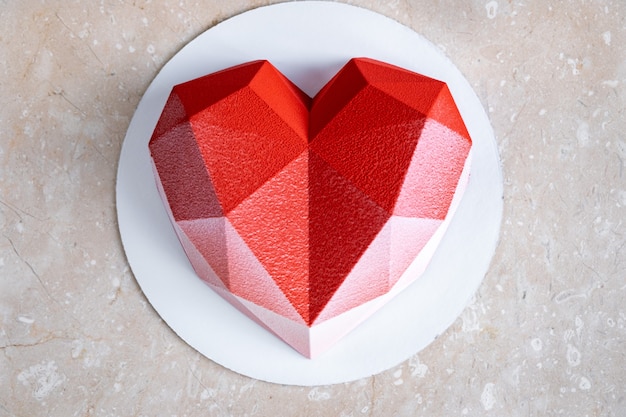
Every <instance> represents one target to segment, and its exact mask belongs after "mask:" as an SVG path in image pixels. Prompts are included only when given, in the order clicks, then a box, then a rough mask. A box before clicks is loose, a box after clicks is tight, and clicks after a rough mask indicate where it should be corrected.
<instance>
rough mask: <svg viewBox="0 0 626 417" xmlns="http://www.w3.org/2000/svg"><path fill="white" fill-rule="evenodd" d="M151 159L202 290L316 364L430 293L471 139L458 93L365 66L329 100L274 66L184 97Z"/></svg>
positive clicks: (346, 73) (349, 73)
mask: <svg viewBox="0 0 626 417" xmlns="http://www.w3.org/2000/svg"><path fill="white" fill-rule="evenodd" d="M149 147H150V152H151V155H152V160H153V164H154V172H155V177H156V180H157V186H158V188H159V192H160V195H161V197H162V199H163V201H164V203H165V205H166V207H167V209H168V213H169V215H170V218H171V220H172V224H173V225H174V228H175V230H176V233H177V235H178V237H179V239H180V241H181V243H182V246H183V248H184V250H185V253H186V254H187V256H188V258H189V260H190V262H191V264H192V266H193V268H194V269H195V271H196V273H197V274H198V275H199V277H200V278H201V279H203V280H204V281H205V282H206V283H207V284H208V285H210V286H211V288H213V289H214V290H215V291H216V292H218V293H219V294H220V295H221V296H222V297H224V298H225V299H226V300H228V301H229V302H230V303H231V304H233V305H234V306H235V307H237V308H238V309H240V310H241V311H242V312H244V313H245V314H247V315H248V316H250V317H251V318H252V319H254V320H255V321H257V322H258V323H260V324H261V325H263V326H265V327H266V328H268V329H269V330H271V331H272V332H274V333H275V334H276V335H278V336H279V337H280V338H282V339H283V340H284V341H286V342H287V343H288V344H290V345H291V346H292V347H294V348H295V349H296V350H297V351H299V352H300V353H302V354H303V355H305V356H307V357H313V356H315V355H317V354H319V353H321V352H323V351H324V350H326V349H327V348H328V347H329V346H331V345H332V344H333V343H334V342H335V341H337V340H338V339H339V338H340V337H342V336H343V335H344V334H346V333H347V332H348V331H350V330H351V329H352V328H354V327H355V326H356V325H357V324H358V323H360V322H361V321H363V320H364V319H365V318H367V317H368V316H369V315H371V314H372V313H373V311H374V310H376V309H377V308H379V307H380V306H381V305H382V304H383V303H385V302H386V301H387V300H388V299H389V298H390V297H391V296H392V295H395V293H397V292H398V291H399V290H400V289H401V288H404V287H406V285H408V284H409V283H410V282H412V281H414V280H415V279H416V278H417V275H415V274H412V275H411V276H406V275H408V274H404V272H405V270H406V269H407V267H408V266H409V265H410V264H411V263H412V262H414V261H415V260H416V258H417V257H418V255H419V254H420V252H421V251H422V249H423V248H424V246H425V245H426V244H427V243H428V242H429V241H431V244H430V245H431V246H432V245H436V244H437V243H438V242H437V241H434V242H433V240H438V239H440V235H441V232H439V233H437V234H436V233H435V232H437V230H438V229H441V227H442V224H443V222H444V220H445V219H446V216H450V215H451V214H452V211H453V209H454V207H455V204H456V202H457V201H458V199H459V198H460V196H461V195H462V193H463V191H464V188H465V185H466V180H467V175H468V174H467V173H468V172H469V168H468V167H469V158H468V155H469V151H470V148H471V139H470V137H469V134H468V132H467V130H466V128H465V124H464V123H463V120H462V118H461V115H460V114H459V111H458V109H457V107H456V105H455V103H454V100H453V98H452V96H451V94H450V91H449V90H448V88H447V86H446V84H445V83H443V82H441V81H437V80H434V79H431V78H428V77H425V76H423V75H419V74H416V73H413V72H410V71H408V70H405V69H402V68H398V67H395V66H392V65H389V64H386V63H382V62H378V61H374V60H372V59H365V58H358V59H352V60H350V61H349V62H348V63H347V64H346V65H345V66H344V67H343V68H342V69H341V70H340V71H339V73H337V74H336V75H335V76H334V77H333V78H332V79H331V80H330V81H329V82H328V84H326V85H325V86H324V87H323V88H322V90H321V91H320V92H319V93H318V94H317V95H316V96H315V97H314V98H313V99H311V98H310V97H308V96H307V95H306V94H304V93H303V92H302V91H301V90H300V89H299V88H298V87H297V86H296V85H294V84H293V83H292V82H291V81H289V80H288V79H287V78H286V77H285V76H284V75H282V74H281V73H280V72H279V71H278V70H277V69H276V68H275V67H274V66H272V65H271V64H270V63H269V62H267V61H255V62H250V63H246V64H242V65H238V66H236V67H232V68H229V69H225V70H222V71H219V72H216V73H213V74H210V75H207V76H204V77H201V78H198V79H195V80H192V81H189V82H186V83H183V84H179V85H176V86H175V87H174V88H173V90H172V92H171V94H170V96H169V99H168V101H167V103H166V105H165V107H164V109H163V113H162V115H161V117H160V119H159V121H158V123H157V125H156V128H155V129H154V133H153V135H152V138H151V140H150V144H149ZM453 200H454V201H453ZM434 235H435V236H436V237H433V236H434ZM424 256H426V257H430V255H424ZM426 261H427V259H426Z"/></svg>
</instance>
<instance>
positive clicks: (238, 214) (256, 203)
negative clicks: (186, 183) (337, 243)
mask: <svg viewBox="0 0 626 417" xmlns="http://www.w3.org/2000/svg"><path fill="white" fill-rule="evenodd" d="M308 190H309V183H308V152H303V153H302V154H301V155H300V156H299V157H298V158H296V159H295V160H294V161H293V162H291V163H290V164H289V165H287V166H286V167H285V168H284V169H283V170H282V171H280V172H279V173H278V174H277V175H275V176H274V177H273V178H271V179H270V180H269V181H267V182H266V183H265V184H263V186H262V187H260V188H259V189H258V190H256V191H255V192H254V193H253V194H252V195H250V196H249V197H248V198H246V199H245V200H244V201H242V202H241V204H239V205H238V206H237V207H236V208H235V209H234V210H232V211H231V212H230V213H229V214H228V219H229V221H230V222H231V224H232V225H233V227H234V228H235V230H237V232H238V233H239V235H240V236H241V237H242V239H243V241H244V242H245V243H246V245H247V246H248V247H249V248H250V249H251V251H252V253H254V255H255V256H256V257H257V258H258V260H259V262H260V263H261V264H262V265H263V267H264V268H265V270H267V272H268V273H269V274H270V276H271V277H272V279H273V280H274V281H275V282H276V284H277V285H278V287H279V288H280V289H281V290H282V292H283V293H284V294H285V295H286V296H287V298H288V299H289V300H290V302H291V304H293V306H294V307H295V308H296V310H297V311H298V312H299V313H300V315H301V316H302V318H303V319H304V320H305V321H308V320H309V313H308V305H309V295H308V289H309V231H308V223H309V193H308Z"/></svg>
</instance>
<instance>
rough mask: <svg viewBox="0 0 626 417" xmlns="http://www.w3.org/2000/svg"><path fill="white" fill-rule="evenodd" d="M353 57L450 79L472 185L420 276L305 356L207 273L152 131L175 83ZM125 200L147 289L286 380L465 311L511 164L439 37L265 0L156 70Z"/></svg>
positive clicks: (195, 330)
mask: <svg viewBox="0 0 626 417" xmlns="http://www.w3.org/2000/svg"><path fill="white" fill-rule="evenodd" d="M352 57H370V58H374V59H378V60H381V61H386V62H388V63H391V64H395V65H397V66H400V67H403V68H406V69H409V70H412V71H415V72H418V73H421V74H424V75H427V76H430V77H432V78H436V79H439V80H443V81H445V82H447V83H448V86H449V88H450V90H451V92H452V94H453V96H454V97H455V100H456V102H457V105H458V107H459V110H460V112H461V114H462V115H463V118H464V120H465V122H466V125H467V128H468V131H469V133H470V134H471V136H472V138H473V148H472V169H471V173H470V181H469V185H468V188H467V191H466V192H465V195H464V197H463V199H462V201H461V204H460V205H459V207H458V210H457V212H456V215H455V216H454V218H453V220H452V222H451V224H450V226H449V228H448V231H447V232H446V235H445V236H444V239H443V240H442V242H441V244H440V246H439V248H438V249H437V252H436V253H435V255H434V257H433V259H432V261H431V263H430V265H429V267H428V269H427V270H426V272H425V273H424V274H423V276H421V277H420V278H419V279H418V280H416V282H415V283H414V284H412V285H411V286H410V287H408V288H407V289H406V290H405V291H404V292H402V293H401V294H399V295H398V296H397V297H396V298H394V299H393V300H392V301H391V302H390V303H389V304H387V305H386V306H384V307H383V308H382V309H381V310H379V311H378V312H377V313H376V314H374V315H373V316H372V317H370V318H369V319H368V320H367V321H366V322H365V323H363V324H362V325H360V326H359V327H358V328H356V329H355V330H354V331H352V332H351V333H350V334H348V335H347V336H346V337H345V338H343V339H342V340H341V341H340V342H339V343H338V344H337V345H336V346H335V347H333V348H331V349H330V350H329V351H328V352H326V353H324V354H322V355H321V356H320V357H318V358H316V359H313V360H311V359H306V358H304V357H303V356H301V355H300V354H298V353H297V352H295V351H294V350H293V349H291V348H290V347H289V346H287V345H286V344H285V343H283V342H282V341H281V340H279V339H278V338H276V337H275V336H274V335H272V334H270V333H269V332H267V331H266V330H264V329H262V328H261V327H260V326H258V325H257V324H255V323H254V322H253V321H251V320H249V319H248V318H247V317H245V316H244V315H243V314H241V313H239V312H238V311H237V310H235V309H234V308H232V307H231V306H230V304H228V303H227V302H226V301H224V300H223V299H222V298H220V297H219V296H218V295H216V294H215V293H214V292H213V291H212V290H211V289H210V288H209V287H208V286H206V285H205V284H204V283H203V282H202V281H200V279H198V278H197V277H196V275H195V273H194V272H193V270H192V268H191V266H190V264H189V262H188V261H187V258H186V256H185V254H184V252H183V250H182V248H181V246H180V244H179V242H178V240H177V238H176V235H175V234H174V230H173V228H172V226H171V224H170V222H169V220H168V217H167V215H166V211H165V209H164V207H163V204H162V202H161V200H160V198H159V195H158V192H157V189H156V185H155V181H154V177H153V173H152V169H151V164H150V156H149V152H148V141H149V139H150V137H151V134H152V130H153V129H154V126H155V125H156V122H157V120H158V118H159V116H160V113H161V110H162V109H163V106H164V104H165V101H166V99H167V97H168V95H169V93H170V90H171V88H172V86H174V85H176V84H179V83H181V82H184V81H188V80H191V79H193V78H197V77H199V76H202V75H205V74H208V73H211V72H214V71H217V70H220V69H224V68H227V67H230V66H233V65H236V64H240V63H243V62H247V61H252V60H256V59H268V60H269V61H271V62H272V63H273V64H274V65H275V66H276V67H277V68H278V69H279V70H280V71H282V73H283V74H285V75H286V76H287V77H288V78H290V79H291V80H292V81H293V82H295V83H296V84H297V85H298V86H300V87H301V88H302V89H303V90H304V91H305V92H306V93H307V94H309V95H311V96H313V95H315V93H316V92H317V91H318V90H319V89H320V88H321V87H322V86H323V85H324V84H325V83H326V82H327V81H328V80H329V79H330V78H331V77H332V76H333V75H334V74H335V73H336V72H337V71H338V70H339V69H340V68H341V67H342V66H343V65H344V63H345V62H347V61H348V59H350V58H352ZM117 210H118V221H119V228H120V233H121V237H122V242H123V244H124V248H125V250H126V255H127V257H128V261H129V263H130V265H131V267H132V270H133V273H134V275H135V277H136V278H137V281H138V282H139V284H140V286H141V288H142V290H143V292H144V294H145V295H146V297H147V298H148V300H149V301H150V303H151V304H152V306H153V307H154V308H155V309H156V311H157V312H158V313H159V314H160V316H161V317H162V318H163V319H164V320H165V322H166V323H167V324H168V325H169V326H170V327H171V328H172V329H173V330H174V331H175V332H176V333H177V334H178V335H179V336H180V337H181V338H182V339H184V340H185V341H186V342H187V343H188V344H189V345H191V346H192V347H194V348H195V349H197V350H198V351H199V352H200V353H202V354H203V355H205V356H206V357H208V358H209V359H212V360H213V361H215V362H217V363H219V364H221V365H223V366H225V367H227V368H229V369H231V370H233V371H236V372H238V373H241V374H243V375H247V376H250V377H253V378H256V379H260V380H265V381H270V382H274V383H280V384H291V385H322V384H333V383H340V382H346V381H351V380H355V379H359V378H363V377H368V376H371V375H373V374H376V373H379V372H381V371H384V370H386V369H388V368H391V367H393V366H395V365H397V364H399V363H401V362H402V361H404V360H406V359H408V358H409V357H410V356H411V355H413V354H415V353H417V352H418V351H419V350H421V349H423V348H424V347H425V346H426V345H428V344H429V343H430V342H432V341H433V340H434V339H435V338H436V337H437V336H438V335H440V334H441V333H442V332H444V331H445V330H446V329H447V328H448V327H449V326H450V325H451V324H452V323H453V322H454V320H455V319H456V318H457V317H458V316H459V314H460V313H461V312H462V310H463V309H464V307H465V306H466V305H467V303H468V302H469V300H470V298H471V297H472V295H473V294H474V292H475V291H476V289H477V288H478V286H479V285H480V283H481V281H482V279H483V277H484V275H485V273H486V271H487V269H488V266H489V263H490V260H491V258H492V255H493V252H494V250H495V247H496V243H497V240H498V234H499V229H500V220H501V216H502V174H501V171H500V163H499V159H498V153H497V148H496V143H495V139H494V137H493V132H492V129H491V125H490V123H489V120H488V118H487V115H486V114H485V112H484V110H483V108H482V105H481V103H480V101H479V100H478V98H477V97H476V95H475V94H474V92H473V90H472V88H471V86H470V85H469V83H468V82H467V81H466V80H465V78H464V77H463V76H462V75H461V73H460V72H459V70H458V69H457V68H456V67H455V66H454V65H453V64H452V63H451V62H450V61H449V60H448V59H447V58H446V57H445V56H444V55H443V54H442V53H441V52H440V51H439V50H438V49H437V48H435V47H434V46H433V45H432V44H431V43H429V42H428V41H426V40H425V39H424V38H422V37H421V36H420V35H418V34H416V33H415V32H413V31H411V30H410V29H408V28H406V27H404V26H402V25H400V24H399V23H397V22H395V21H393V20H391V19H389V18H386V17H384V16H382V15H379V14H376V13H373V12H371V11H367V10H365V9H361V8H358V7H354V6H349V5H345V4H339V3H330V2H328V3H327V2H292V3H282V4H277V5H273V6H267V7H261V8H258V9H255V10H252V11H249V12H246V13H243V14H241V15H239V16H236V17H233V18H231V19H228V20H227V21H225V22H223V23H220V24H219V25H217V26H215V27H213V28H211V29H209V30H207V31H206V32H205V33H203V34H202V35H200V36H198V37H197V38H196V39H195V40H193V41H192V42H190V43H189V44H188V45H186V46H185V47H184V48H183V49H182V50H181V51H180V52H179V53H178V54H176V55H175V56H174V57H173V58H172V59H171V60H170V61H169V62H168V63H167V64H166V65H165V66H164V67H163V69H162V70H161V72H160V73H159V74H158V75H157V77H156V78H155V79H154V81H153V82H152V84H151V85H150V87H149V88H148V90H147V91H146V93H145V95H144V96H143V98H142V100H141V102H140V103H139V106H138V107H137V110H136V112H135V115H134V117H133V119H132V121H131V123H130V126H129V128H128V132H127V134H126V138H125V140H124V144H123V147H122V152H121V155H120V161H119V168H118V178H117Z"/></svg>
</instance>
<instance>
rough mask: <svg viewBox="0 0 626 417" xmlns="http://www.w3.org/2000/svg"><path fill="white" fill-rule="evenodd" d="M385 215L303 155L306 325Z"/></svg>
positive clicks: (314, 158) (323, 166)
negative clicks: (307, 259)
mask: <svg viewBox="0 0 626 417" xmlns="http://www.w3.org/2000/svg"><path fill="white" fill-rule="evenodd" d="M388 217H389V214H388V213H387V212H386V211H385V210H383V209H382V208H380V207H379V206H378V205H376V203H374V202H373V201H372V200H371V199H370V198H369V197H368V196H367V195H365V194H364V193H363V192H361V191H360V190H359V189H358V188H356V187H355V186H354V185H353V184H351V183H350V182H349V181H347V180H346V179H345V178H343V177H342V176H341V175H340V174H339V173H338V172H337V171H335V170H334V169H332V168H331V167H330V166H329V165H328V164H327V163H326V162H325V161H324V160H323V159H322V158H320V157H319V156H317V155H316V154H315V153H314V152H310V154H309V231H310V233H309V246H310V254H309V256H310V263H309V277H310V282H309V293H310V298H309V311H310V321H311V322H312V321H314V320H315V318H316V317H317V316H318V315H319V314H320V313H321V311H322V310H323V309H324V308H325V307H326V304H327V303H328V301H329V300H330V299H331V298H332V296H333V294H334V293H335V292H336V291H337V289H338V288H339V286H340V285H342V283H343V282H344V280H345V279H346V277H347V276H348V274H349V273H350V271H352V269H353V268H354V266H355V265H356V263H357V262H358V260H359V259H360V258H361V256H362V255H363V253H364V252H365V251H366V249H367V248H368V247H369V245H370V243H371V242H372V240H373V239H374V237H376V235H377V234H378V232H379V231H380V229H382V227H383V225H384V224H385V222H386V221H387V218H388Z"/></svg>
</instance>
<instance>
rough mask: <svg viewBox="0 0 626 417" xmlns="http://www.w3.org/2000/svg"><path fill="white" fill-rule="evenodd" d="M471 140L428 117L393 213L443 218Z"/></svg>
mask: <svg viewBox="0 0 626 417" xmlns="http://www.w3.org/2000/svg"><path fill="white" fill-rule="evenodd" d="M470 147H471V143H470V142H469V141H468V140H467V139H465V138H464V137H462V136H461V135H459V134H458V133H456V132H455V131H453V130H450V129H449V128H447V127H446V126H444V125H442V124H441V123H439V122H436V121H434V120H431V119H428V120H427V121H426V124H425V125H424V128H423V129H422V135H421V136H420V138H419V142H418V144H417V147H416V149H415V153H414V154H413V157H412V159H411V164H410V166H409V169H408V171H407V174H406V177H405V180H404V184H402V189H401V191H400V195H399V196H398V200H397V202H396V205H395V208H394V211H393V214H394V215H397V216H403V217H418V218H430V219H438V220H443V219H444V218H445V217H446V214H447V213H448V208H449V206H450V202H451V201H452V197H453V196H454V192H455V190H456V187H457V184H458V181H459V173H460V172H461V171H462V170H463V166H464V164H465V159H466V158H467V154H468V152H469V150H470Z"/></svg>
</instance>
